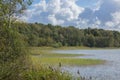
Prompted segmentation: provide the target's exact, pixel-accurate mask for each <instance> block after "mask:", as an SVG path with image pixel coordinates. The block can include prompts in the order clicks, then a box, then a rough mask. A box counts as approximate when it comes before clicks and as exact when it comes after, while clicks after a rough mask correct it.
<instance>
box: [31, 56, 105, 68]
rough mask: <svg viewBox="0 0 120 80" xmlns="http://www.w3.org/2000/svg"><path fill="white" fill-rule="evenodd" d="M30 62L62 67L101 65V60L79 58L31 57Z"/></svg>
mask: <svg viewBox="0 0 120 80" xmlns="http://www.w3.org/2000/svg"><path fill="white" fill-rule="evenodd" d="M32 60H33V61H35V62H37V63H40V64H48V65H52V66H53V65H63V66H67V65H69V66H90V65H98V64H103V63H104V61H103V60H97V59H80V58H59V57H38V56H32Z"/></svg>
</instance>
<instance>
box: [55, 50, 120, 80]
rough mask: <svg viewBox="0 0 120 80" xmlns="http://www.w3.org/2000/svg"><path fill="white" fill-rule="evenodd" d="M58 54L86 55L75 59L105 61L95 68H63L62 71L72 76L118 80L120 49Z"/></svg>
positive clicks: (74, 51)
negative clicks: (78, 72)
mask: <svg viewBox="0 0 120 80" xmlns="http://www.w3.org/2000/svg"><path fill="white" fill-rule="evenodd" d="M55 52H56V53H59V54H64V53H65V54H67V53H69V54H70V53H71V54H86V56H78V57H75V58H92V59H101V60H106V61H107V62H106V63H105V64H101V65H95V66H74V67H73V66H64V67H62V70H65V71H68V72H69V73H71V74H73V76H79V75H78V74H77V71H78V70H79V71H80V75H81V76H85V77H90V76H91V77H93V78H94V79H95V80H120V49H103V50H102V49H99V50H56V51H55Z"/></svg>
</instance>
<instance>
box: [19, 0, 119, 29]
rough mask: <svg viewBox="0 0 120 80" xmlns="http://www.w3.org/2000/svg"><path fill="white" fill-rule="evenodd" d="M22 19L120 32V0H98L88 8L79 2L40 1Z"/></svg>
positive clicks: (70, 0)
mask: <svg viewBox="0 0 120 80" xmlns="http://www.w3.org/2000/svg"><path fill="white" fill-rule="evenodd" d="M81 1H82V0H81ZM20 19H22V20H23V21H27V22H40V23H45V24H47V23H51V24H53V25H62V26H69V25H71V26H76V27H80V28H87V27H91V28H104V29H114V30H115V29H117V30H120V0H98V1H97V2H95V3H93V4H92V5H88V7H87V8H83V7H80V5H78V4H77V0H48V1H46V0H40V2H39V3H36V4H33V5H32V8H30V9H28V10H26V11H25V15H24V16H22V17H21V18H20Z"/></svg>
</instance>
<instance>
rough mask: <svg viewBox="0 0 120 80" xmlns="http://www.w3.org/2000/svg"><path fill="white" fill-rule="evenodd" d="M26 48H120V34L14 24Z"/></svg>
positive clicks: (116, 32) (95, 30) (96, 30)
mask: <svg viewBox="0 0 120 80" xmlns="http://www.w3.org/2000/svg"><path fill="white" fill-rule="evenodd" d="M14 27H16V28H17V31H18V32H19V33H20V34H21V35H22V38H23V39H24V41H25V42H26V43H27V45H28V46H36V47H40V46H52V47H61V46H86V47H120V32H118V31H110V30H103V29H91V28H87V29H79V28H75V27H74V26H68V27H62V26H59V25H57V26H53V25H51V24H47V25H45V24H41V23H20V22H17V23H15V24H14Z"/></svg>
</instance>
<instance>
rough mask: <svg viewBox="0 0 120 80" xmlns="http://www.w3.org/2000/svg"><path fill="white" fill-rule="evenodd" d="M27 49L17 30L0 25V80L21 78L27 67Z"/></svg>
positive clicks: (17, 79)
mask: <svg viewBox="0 0 120 80" xmlns="http://www.w3.org/2000/svg"><path fill="white" fill-rule="evenodd" d="M26 55H27V49H25V47H24V42H23V40H22V38H21V36H20V34H19V33H18V32H16V30H15V29H13V28H7V27H0V80H21V78H22V77H21V76H22V75H21V73H22V72H23V71H24V70H25V69H27V66H28V63H29V62H26V61H27V59H28V58H27V57H28V56H26Z"/></svg>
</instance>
